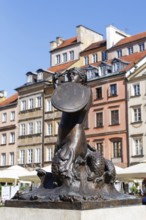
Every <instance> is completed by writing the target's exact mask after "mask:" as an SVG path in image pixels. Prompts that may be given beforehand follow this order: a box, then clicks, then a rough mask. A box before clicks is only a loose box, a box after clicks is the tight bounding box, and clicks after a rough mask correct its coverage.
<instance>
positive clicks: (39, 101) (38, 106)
mask: <svg viewBox="0 0 146 220" xmlns="http://www.w3.org/2000/svg"><path fill="white" fill-rule="evenodd" d="M41 106H42V98H41V96H38V97H37V98H36V107H37V108H40V107H41Z"/></svg>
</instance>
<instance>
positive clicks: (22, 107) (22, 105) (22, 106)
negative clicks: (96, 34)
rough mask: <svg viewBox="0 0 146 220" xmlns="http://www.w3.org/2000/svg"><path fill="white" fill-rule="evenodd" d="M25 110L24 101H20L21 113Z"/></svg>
mask: <svg viewBox="0 0 146 220" xmlns="http://www.w3.org/2000/svg"><path fill="white" fill-rule="evenodd" d="M25 110H26V100H22V101H21V111H25Z"/></svg>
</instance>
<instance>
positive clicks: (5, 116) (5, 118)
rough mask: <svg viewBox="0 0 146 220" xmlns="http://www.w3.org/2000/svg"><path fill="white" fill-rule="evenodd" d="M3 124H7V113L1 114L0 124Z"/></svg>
mask: <svg viewBox="0 0 146 220" xmlns="http://www.w3.org/2000/svg"><path fill="white" fill-rule="evenodd" d="M5 122H7V113H6V112H4V113H3V114H2V123H5Z"/></svg>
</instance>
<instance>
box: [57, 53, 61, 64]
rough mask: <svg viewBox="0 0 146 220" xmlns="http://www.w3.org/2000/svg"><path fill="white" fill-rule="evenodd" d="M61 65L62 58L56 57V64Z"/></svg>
mask: <svg viewBox="0 0 146 220" xmlns="http://www.w3.org/2000/svg"><path fill="white" fill-rule="evenodd" d="M60 63H61V57H60V54H57V55H56V64H60Z"/></svg>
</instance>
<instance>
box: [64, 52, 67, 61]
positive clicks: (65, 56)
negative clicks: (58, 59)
mask: <svg viewBox="0 0 146 220" xmlns="http://www.w3.org/2000/svg"><path fill="white" fill-rule="evenodd" d="M63 62H64V63H65V62H67V53H66V52H65V53H63Z"/></svg>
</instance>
